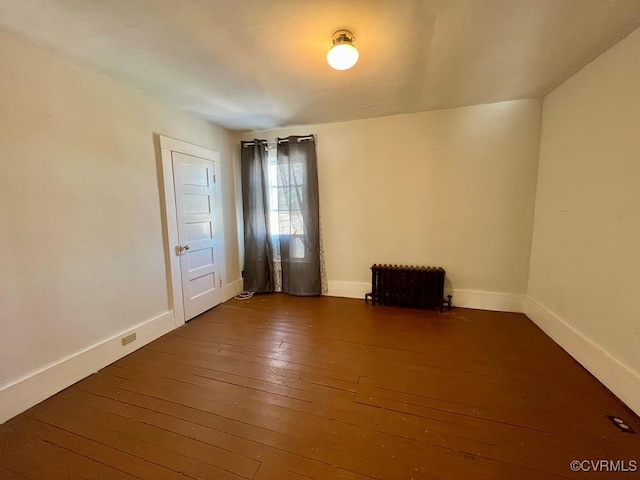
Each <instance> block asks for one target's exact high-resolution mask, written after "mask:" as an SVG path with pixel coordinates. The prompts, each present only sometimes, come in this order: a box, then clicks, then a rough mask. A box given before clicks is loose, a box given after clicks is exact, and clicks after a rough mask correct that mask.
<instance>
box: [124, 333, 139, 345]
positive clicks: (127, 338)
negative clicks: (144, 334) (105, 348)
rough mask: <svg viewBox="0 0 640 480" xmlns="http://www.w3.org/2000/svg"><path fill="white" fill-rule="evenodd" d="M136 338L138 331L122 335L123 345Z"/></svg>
mask: <svg viewBox="0 0 640 480" xmlns="http://www.w3.org/2000/svg"><path fill="white" fill-rule="evenodd" d="M135 339H136V332H133V333H130V334H129V335H127V336H124V337H122V346H123V347H124V346H125V345H129V344H130V343H131V342H133V341H134V340H135Z"/></svg>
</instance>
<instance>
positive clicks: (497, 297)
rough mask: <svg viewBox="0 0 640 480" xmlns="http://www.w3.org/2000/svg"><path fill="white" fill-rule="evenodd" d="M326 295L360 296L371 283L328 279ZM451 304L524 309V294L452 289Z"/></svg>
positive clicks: (480, 308) (505, 310)
mask: <svg viewBox="0 0 640 480" xmlns="http://www.w3.org/2000/svg"><path fill="white" fill-rule="evenodd" d="M327 283H328V292H327V295H328V296H330V297H346V298H361V299H363V300H364V295H365V294H366V293H368V292H370V291H371V283H368V282H346V281H342V280H329V281H328V282H327ZM445 294H451V295H453V302H452V303H453V305H454V306H455V307H462V308H477V309H479V310H492V311H495V312H518V313H522V312H523V311H524V295H521V294H519V293H501V292H483V291H479V290H452V291H450V292H445Z"/></svg>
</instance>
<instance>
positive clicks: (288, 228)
mask: <svg viewBox="0 0 640 480" xmlns="http://www.w3.org/2000/svg"><path fill="white" fill-rule="evenodd" d="M279 175H281V172H278V160H277V157H276V149H275V147H271V146H270V147H269V178H268V183H269V185H268V188H269V227H270V229H271V236H272V242H273V245H274V246H275V249H274V250H275V252H276V254H277V255H278V256H279V252H280V248H279V247H280V245H281V244H284V243H288V242H290V244H289V252H290V257H291V259H303V258H304V257H305V248H304V241H303V239H304V221H303V217H302V211H301V209H300V204H299V203H298V202H297V201H296V198H297V196H296V195H291V205H289V204H288V203H289V202H288V201H287V199H286V197H285V195H286V192H291V191H292V190H293V191H294V192H295V191H296V190H297V189H298V188H301V185H297V184H295V183H293V184H291V183H289V185H290V186H289V187H284V186H283V184H285V183H288V182H291V181H293V182H295V179H289V178H281V177H280V178H279ZM285 175H287V174H286V173H285ZM291 187H293V189H292V188H291Z"/></svg>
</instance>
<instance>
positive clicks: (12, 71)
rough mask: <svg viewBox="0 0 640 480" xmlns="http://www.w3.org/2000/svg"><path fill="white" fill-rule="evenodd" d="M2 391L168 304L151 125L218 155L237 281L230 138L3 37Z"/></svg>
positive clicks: (230, 265) (231, 272)
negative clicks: (214, 151)
mask: <svg viewBox="0 0 640 480" xmlns="http://www.w3.org/2000/svg"><path fill="white" fill-rule="evenodd" d="M0 65H2V67H1V68H2V74H1V75H0V146H1V147H2V160H1V162H2V173H1V176H0V263H1V265H2V266H1V268H0V299H1V301H0V305H1V309H0V390H2V387H5V386H7V385H8V384H11V383H13V382H15V381H16V380H19V379H20V378H22V377H24V376H27V375H30V374H31V373H33V372H34V371H36V370H38V369H41V368H44V367H46V366H48V365H50V364H52V363H55V362H58V361H59V360H61V359H63V358H65V357H66V356H69V355H73V354H75V353H77V352H79V351H81V350H83V349H85V348H89V347H91V346H93V345H94V344H96V343H99V342H101V341H103V340H105V339H107V338H108V337H110V336H112V335H115V334H117V333H118V332H121V331H123V330H126V329H127V328H129V327H132V326H134V325H137V324H139V323H141V322H144V321H146V320H149V319H152V318H155V317H157V316H159V315H162V314H163V313H166V312H167V311H168V310H169V309H170V305H169V296H168V295H169V294H168V288H167V281H166V269H167V265H166V264H165V256H164V248H163V231H162V220H161V210H160V205H161V199H160V193H159V186H158V163H157V155H156V152H155V151H154V134H162V135H167V136H170V137H174V138H178V139H180V140H184V141H187V142H191V143H195V144H198V145H202V146H205V147H209V148H212V149H214V150H217V151H219V152H220V153H221V158H222V176H223V179H222V180H223V188H224V199H225V203H226V205H228V206H229V208H227V209H226V211H225V226H226V230H225V237H226V252H227V259H226V265H227V269H228V272H227V277H228V278H227V280H228V281H233V280H237V279H239V278H240V270H239V262H238V244H237V228H236V214H235V208H234V205H235V194H234V179H233V173H232V172H233V167H232V165H231V164H232V161H234V160H233V159H234V157H236V156H237V154H236V152H237V148H236V146H237V141H238V140H237V138H236V135H235V134H231V133H229V132H228V131H226V130H224V129H222V128H219V127H215V126H213V125H211V124H209V123H207V122H205V121H202V120H200V119H197V118H195V117H193V116H191V115H189V114H186V113H184V112H181V111H179V110H176V109H174V108H171V107H169V106H167V105H165V104H163V103H161V102H159V101H156V100H154V99H151V98H149V97H146V96H144V95H142V94H140V93H138V92H136V91H134V90H131V89H129V88H127V87H124V86H121V85H119V84H116V83H114V82H112V81H111V80H109V79H108V78H106V77H104V76H100V75H97V74H95V73H93V72H91V71H88V70H85V69H83V68H80V67H78V66H76V65H74V64H71V63H70V62H68V61H67V60H64V59H61V58H59V57H57V56H55V55H52V54H50V53H48V52H45V51H43V50H41V49H39V48H36V47H34V46H32V45H29V44H27V43H24V42H23V41H21V40H19V39H17V38H16V37H14V36H12V35H10V34H7V33H0Z"/></svg>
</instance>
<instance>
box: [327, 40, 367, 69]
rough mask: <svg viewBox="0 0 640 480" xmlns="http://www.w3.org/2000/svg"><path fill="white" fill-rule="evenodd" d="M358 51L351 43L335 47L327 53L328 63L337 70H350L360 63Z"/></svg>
mask: <svg viewBox="0 0 640 480" xmlns="http://www.w3.org/2000/svg"><path fill="white" fill-rule="evenodd" d="M358 57H359V54H358V49H357V48H356V47H354V46H353V45H351V44H349V43H339V44H338V45H334V46H333V47H332V48H331V50H329V52H328V53H327V62H328V63H329V65H330V66H331V68H335V69H336V70H348V69H349V68H351V67H353V66H354V65H355V64H356V62H357V61H358Z"/></svg>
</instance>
